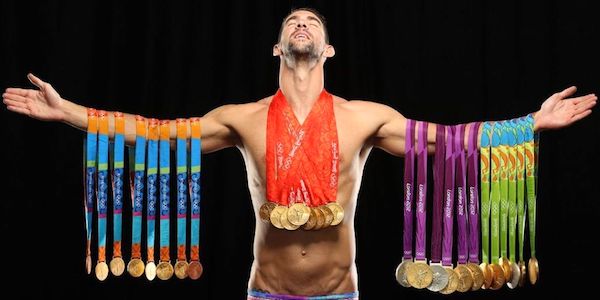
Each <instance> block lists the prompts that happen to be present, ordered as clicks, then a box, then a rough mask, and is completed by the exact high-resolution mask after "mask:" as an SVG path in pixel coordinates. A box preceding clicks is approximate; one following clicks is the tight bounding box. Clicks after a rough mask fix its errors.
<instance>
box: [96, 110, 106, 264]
mask: <svg viewBox="0 0 600 300" xmlns="http://www.w3.org/2000/svg"><path fill="white" fill-rule="evenodd" d="M98 125H99V126H98V127H99V128H98V185H97V187H98V192H97V197H98V202H97V203H96V204H97V206H98V208H97V209H98V262H99V263H100V262H104V261H106V210H107V201H108V145H109V144H108V143H109V142H108V115H107V113H106V111H103V110H100V111H98Z"/></svg>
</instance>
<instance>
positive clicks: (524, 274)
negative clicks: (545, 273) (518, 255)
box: [519, 260, 527, 287]
mask: <svg viewBox="0 0 600 300" xmlns="http://www.w3.org/2000/svg"><path fill="white" fill-rule="evenodd" d="M519 269H520V270H521V278H519V286H520V287H524V286H525V278H526V277H527V267H526V266H525V262H524V261H522V260H521V261H519Z"/></svg>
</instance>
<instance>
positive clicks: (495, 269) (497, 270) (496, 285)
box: [490, 264, 506, 290]
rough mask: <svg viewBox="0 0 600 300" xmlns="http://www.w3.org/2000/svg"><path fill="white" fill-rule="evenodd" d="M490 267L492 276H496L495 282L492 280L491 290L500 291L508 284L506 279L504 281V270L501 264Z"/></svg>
mask: <svg viewBox="0 0 600 300" xmlns="http://www.w3.org/2000/svg"><path fill="white" fill-rule="evenodd" d="M490 266H491V267H492V274H493V275H494V280H492V285H491V286H490V289H492V290H499V289H500V288H502V286H503V285H504V283H505V282H506V279H504V270H503V269H502V267H501V266H500V265H499V264H491V265H490Z"/></svg>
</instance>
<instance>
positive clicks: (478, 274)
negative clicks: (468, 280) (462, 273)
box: [467, 263, 484, 291]
mask: <svg viewBox="0 0 600 300" xmlns="http://www.w3.org/2000/svg"><path fill="white" fill-rule="evenodd" d="M467 268H469V271H471V274H473V286H472V287H471V291H476V290H478V289H480V288H481V286H483V281H484V275H483V271H482V270H481V267H480V266H479V265H478V264H474V263H468V264H467Z"/></svg>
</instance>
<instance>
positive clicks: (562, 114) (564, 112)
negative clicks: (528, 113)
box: [534, 86, 598, 131]
mask: <svg viewBox="0 0 600 300" xmlns="http://www.w3.org/2000/svg"><path fill="white" fill-rule="evenodd" d="M576 91H577V88H576V87H574V86H572V87H569V88H567V89H565V90H564V91H562V92H560V93H556V94H554V95H552V96H550V98H548V99H547V100H546V101H544V103H542V107H541V108H540V110H539V111H538V112H537V113H536V114H535V126H534V127H535V128H534V129H535V130H536V131H542V130H546V129H559V128H563V127H567V126H569V125H571V124H573V123H575V122H577V121H579V120H581V119H583V118H585V117H587V116H588V115H589V114H591V113H592V107H594V105H596V100H598V97H596V95H595V94H588V95H585V96H581V97H575V98H567V97H569V96H571V95H573V94H574V93H575V92H576Z"/></svg>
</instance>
